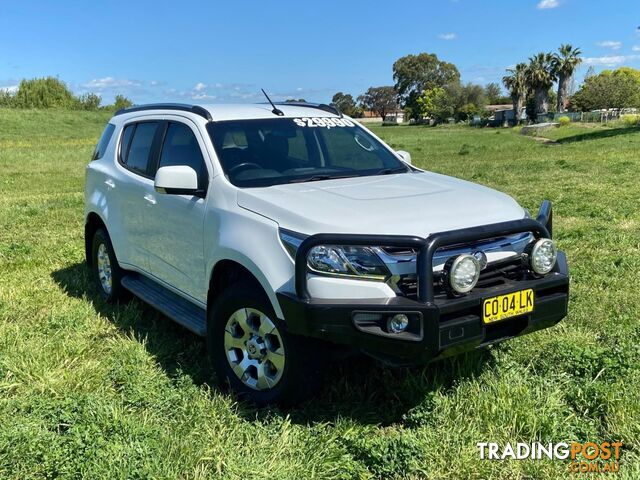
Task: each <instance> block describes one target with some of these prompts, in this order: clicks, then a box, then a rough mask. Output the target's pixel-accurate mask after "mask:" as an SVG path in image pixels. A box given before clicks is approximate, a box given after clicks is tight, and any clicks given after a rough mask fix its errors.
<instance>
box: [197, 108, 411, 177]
mask: <svg viewBox="0 0 640 480" xmlns="http://www.w3.org/2000/svg"><path fill="white" fill-rule="evenodd" d="M207 129H208V131H209V135H210V137H211V140H212V142H213V146H214V148H215V149H216V153H217V155H218V157H219V159H220V163H221V164H222V168H223V169H224V171H225V174H226V176H227V178H229V180H230V181H231V183H233V184H234V185H236V186H239V187H262V186H269V185H276V184H282V183H293V182H304V181H320V180H328V179H331V178H340V177H360V176H367V175H384V174H389V173H408V172H410V171H411V169H410V168H409V167H407V165H406V164H404V163H403V162H401V161H400V160H399V159H398V158H397V157H396V155H394V153H393V152H391V151H389V149H387V148H386V147H385V146H384V145H383V144H382V143H380V141H378V140H377V139H376V138H375V137H373V136H372V135H371V134H369V133H368V132H367V131H366V130H364V129H362V128H361V127H359V126H358V125H357V123H356V122H354V121H352V120H349V119H347V118H333V117H326V118H271V119H263V120H262V119H261V120H233V121H223V122H212V123H209V124H208V125H207Z"/></svg>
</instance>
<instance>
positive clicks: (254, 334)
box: [207, 281, 322, 406]
mask: <svg viewBox="0 0 640 480" xmlns="http://www.w3.org/2000/svg"><path fill="white" fill-rule="evenodd" d="M207 327H208V328H207V347H208V350H209V355H210V358H211V361H212V364H213V368H214V370H215V373H216V375H217V378H218V380H219V381H220V382H221V383H223V384H224V383H227V384H228V385H229V386H230V387H231V389H232V390H233V391H235V392H236V393H237V394H238V395H239V396H240V397H242V398H245V399H248V400H250V401H252V402H254V403H255V404H256V405H258V406H265V405H269V404H281V405H293V404H296V403H299V402H300V401H302V400H304V399H306V398H308V397H309V396H310V395H311V394H312V393H313V392H314V391H316V389H317V388H318V387H319V385H320V384H321V380H322V378H321V377H322V369H321V368H320V367H321V362H320V361H319V355H318V353H319V352H318V348H317V345H316V344H315V343H314V342H313V341H311V340H309V339H306V338H303V337H297V336H294V335H291V334H289V333H288V332H287V331H286V329H285V325H284V323H283V322H282V321H280V320H278V319H277V318H276V315H275V313H274V311H273V308H272V307H271V303H270V302H269V300H268V298H267V296H266V294H265V293H264V292H263V291H262V289H261V287H260V286H259V285H257V284H256V283H255V282H249V281H239V282H237V283H235V284H233V285H230V286H229V287H227V288H226V289H225V290H224V291H223V292H222V293H221V294H220V295H219V296H218V298H217V299H216V300H215V301H214V304H213V305H212V308H210V309H209V318H208V326H207Z"/></svg>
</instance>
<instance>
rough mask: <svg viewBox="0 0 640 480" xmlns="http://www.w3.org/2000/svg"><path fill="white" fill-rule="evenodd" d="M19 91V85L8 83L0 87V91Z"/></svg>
mask: <svg viewBox="0 0 640 480" xmlns="http://www.w3.org/2000/svg"><path fill="white" fill-rule="evenodd" d="M17 91H18V85H8V86H6V87H0V92H7V93H16V92H17Z"/></svg>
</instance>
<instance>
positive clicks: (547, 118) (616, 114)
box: [537, 108, 638, 123]
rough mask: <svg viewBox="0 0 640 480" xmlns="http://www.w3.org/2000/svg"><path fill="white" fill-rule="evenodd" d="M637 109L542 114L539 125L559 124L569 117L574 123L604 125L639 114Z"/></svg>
mask: <svg viewBox="0 0 640 480" xmlns="http://www.w3.org/2000/svg"><path fill="white" fill-rule="evenodd" d="M637 111H638V109H637V108H609V109H606V110H594V111H593V112H563V113H547V114H540V115H538V118H537V123H543V122H557V121H558V119H559V118H560V117H569V118H570V119H571V121H572V122H585V123H604V122H610V121H612V120H618V119H619V118H620V117H621V116H622V115H627V114H633V113H637Z"/></svg>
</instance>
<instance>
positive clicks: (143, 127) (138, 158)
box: [120, 122, 159, 175]
mask: <svg viewBox="0 0 640 480" xmlns="http://www.w3.org/2000/svg"><path fill="white" fill-rule="evenodd" d="M158 125H159V122H141V123H138V124H136V125H128V126H127V127H126V128H125V130H124V132H123V134H122V142H121V152H120V153H121V156H120V161H121V162H122V164H123V165H125V166H126V167H127V168H128V169H130V170H133V171H134V172H136V173H140V174H142V175H146V174H147V167H148V164H149V156H150V155H151V147H152V145H153V137H154V136H155V134H156V130H157V129H158ZM130 129H132V130H130ZM129 137H131V140H129ZM127 140H129V145H128V146H127V144H126V143H125V142H126V141H127Z"/></svg>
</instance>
